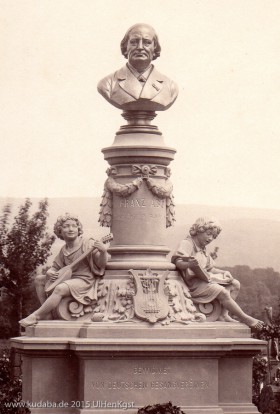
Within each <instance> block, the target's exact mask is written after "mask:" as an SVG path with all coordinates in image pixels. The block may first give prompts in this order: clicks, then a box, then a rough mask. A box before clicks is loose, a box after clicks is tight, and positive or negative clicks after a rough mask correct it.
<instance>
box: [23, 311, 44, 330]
mask: <svg viewBox="0 0 280 414" xmlns="http://www.w3.org/2000/svg"><path fill="white" fill-rule="evenodd" d="M38 320H39V319H38V318H37V316H36V315H35V313H31V315H29V316H27V318H24V319H21V320H20V321H19V324H20V326H22V327H23V328H27V326H31V325H35V323H37V322H38Z"/></svg>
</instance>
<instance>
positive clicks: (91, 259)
mask: <svg viewBox="0 0 280 414" xmlns="http://www.w3.org/2000/svg"><path fill="white" fill-rule="evenodd" d="M54 233H55V234H56V236H57V237H59V238H60V239H62V240H64V241H65V245H64V246H63V247H62V248H61V250H60V252H59V254H58V255H57V256H56V258H55V259H54V262H53V265H52V267H51V268H50V269H49V270H48V271H47V273H46V275H38V276H37V277H36V279H35V286H36V291H37V294H38V298H39V300H40V302H41V307H40V308H39V309H37V310H36V311H35V312H33V313H32V314H31V315H29V316H27V318H25V319H22V320H21V321H19V323H20V325H21V326H23V327H27V326H30V325H33V324H35V323H36V322H38V321H39V320H41V319H49V316H50V313H51V311H53V310H54V309H55V308H56V307H57V306H58V305H59V303H60V302H61V300H62V299H63V298H64V297H67V296H70V295H71V296H72V297H73V298H74V299H75V300H76V301H77V302H79V303H82V304H84V305H89V304H90V303H92V301H93V299H94V293H95V289H94V285H95V276H103V274H104V271H105V266H106V263H107V260H108V255H107V249H106V246H105V245H104V244H103V243H102V242H101V241H98V240H93V239H88V240H86V239H84V238H83V237H82V236H81V235H82V233H83V227H82V224H81V222H80V221H79V219H78V218H77V217H76V216H72V215H70V214H68V213H66V214H65V215H64V216H60V217H58V219H57V221H56V223H55V225H54ZM93 247H94V249H93V251H92V253H90V254H89V255H88V256H87V257H85V258H84V259H83V260H82V261H81V262H80V263H79V264H77V266H76V267H75V268H74V269H73V273H72V277H71V278H70V279H68V280H64V281H63V282H61V283H59V284H58V285H57V286H56V287H55V288H54V290H53V291H52V293H51V295H50V296H49V297H47V295H46V292H45V288H46V287H47V286H48V285H50V284H51V283H52V282H54V281H56V280H57V278H58V275H59V273H58V272H59V270H60V269H62V268H64V267H65V266H67V265H70V264H71V263H73V262H74V261H76V260H77V259H78V258H79V257H80V256H81V255H83V254H84V252H87V251H89V250H90V249H91V248H93Z"/></svg>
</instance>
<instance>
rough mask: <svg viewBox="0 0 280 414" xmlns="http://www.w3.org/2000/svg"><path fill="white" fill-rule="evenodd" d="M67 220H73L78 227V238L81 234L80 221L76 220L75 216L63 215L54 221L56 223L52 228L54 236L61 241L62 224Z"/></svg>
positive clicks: (81, 226)
mask: <svg viewBox="0 0 280 414" xmlns="http://www.w3.org/2000/svg"><path fill="white" fill-rule="evenodd" d="M67 220H73V221H75V222H76V224H77V226H78V236H80V235H81V234H83V225H82V223H81V222H80V220H79V219H78V217H77V216H73V215H71V214H69V213H65V214H64V215H63V216H59V217H58V218H57V220H56V223H55V225H54V227H53V231H54V234H55V235H56V236H57V237H58V238H59V239H61V240H64V239H63V237H62V236H61V229H62V226H63V224H64V223H65V221H67Z"/></svg>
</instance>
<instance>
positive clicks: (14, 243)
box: [0, 198, 55, 334]
mask: <svg viewBox="0 0 280 414" xmlns="http://www.w3.org/2000/svg"><path fill="white" fill-rule="evenodd" d="M31 206H32V203H31V201H30V199H28V198H27V199H26V200H25V202H24V203H23V204H22V205H21V206H20V208H19V212H18V214H17V216H16V217H15V218H14V221H13V223H12V224H11V223H10V219H11V206H10V205H6V206H5V207H4V209H3V215H2V216H1V217H0V288H1V287H4V288H6V293H7V297H8V300H9V303H10V305H11V306H10V311H11V317H12V319H14V325H15V326H16V329H15V332H13V333H12V334H17V333H18V325H17V322H18V320H20V319H22V317H23V316H25V313H26V306H25V304H26V303H27V301H28V297H29V296H30V285H31V282H32V280H33V278H32V275H33V274H34V272H35V270H36V268H37V267H38V266H40V265H43V264H44V263H45V262H46V260H47V258H48V256H49V255H50V248H51V246H52V244H53V242H54V239H55V237H54V236H51V235H49V234H48V232H47V231H46V229H47V227H46V223H47V217H48V212H47V209H48V201H47V199H45V200H42V201H40V202H39V208H38V211H36V212H35V213H33V214H32V215H31V212H30V209H31Z"/></svg>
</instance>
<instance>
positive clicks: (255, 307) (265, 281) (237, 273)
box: [224, 266, 280, 319]
mask: <svg viewBox="0 0 280 414" xmlns="http://www.w3.org/2000/svg"><path fill="white" fill-rule="evenodd" d="M224 269H225V270H228V271H230V272H231V273H232V275H233V276H234V277H235V278H236V279H238V280H239V281H240V284H241V290H240V293H239V295H238V297H237V302H238V304H239V305H240V307H241V308H242V309H243V310H244V312H246V313H247V314H249V315H252V316H254V317H255V318H258V319H263V318H264V309H265V307H266V306H268V305H269V306H272V307H273V309H278V306H279V296H280V274H279V273H278V272H276V271H274V270H273V269H272V268H266V269H251V268H250V267H249V266H234V267H227V268H224Z"/></svg>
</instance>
